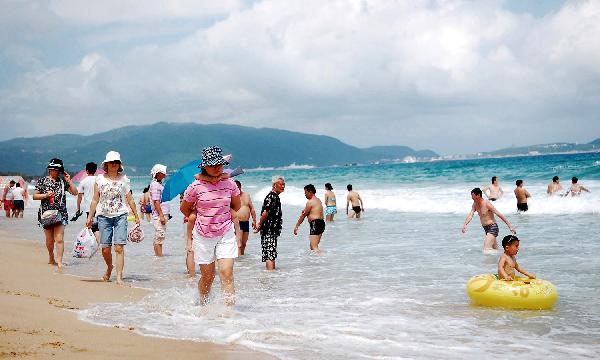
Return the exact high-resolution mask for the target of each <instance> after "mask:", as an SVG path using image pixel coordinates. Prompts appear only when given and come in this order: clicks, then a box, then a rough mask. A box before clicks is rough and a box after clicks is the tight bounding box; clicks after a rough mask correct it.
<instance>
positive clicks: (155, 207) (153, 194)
mask: <svg viewBox="0 0 600 360" xmlns="http://www.w3.org/2000/svg"><path fill="white" fill-rule="evenodd" d="M150 175H152V183H151V184H150V188H149V190H148V193H149V194H150V203H151V204H152V222H153V224H154V255H156V256H162V255H163V251H162V246H163V242H164V240H165V233H166V231H167V220H168V217H169V210H170V208H169V203H168V202H164V203H163V202H162V194H163V190H164V188H165V186H164V185H163V184H162V181H163V179H164V178H165V177H166V176H167V167H166V166H165V165H161V164H156V165H154V166H153V167H152V170H150Z"/></svg>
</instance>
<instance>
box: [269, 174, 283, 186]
mask: <svg viewBox="0 0 600 360" xmlns="http://www.w3.org/2000/svg"><path fill="white" fill-rule="evenodd" d="M280 180H281V181H283V182H285V179H284V178H283V176H281V175H275V176H273V177H272V178H271V183H272V184H275V183H276V182H279V181H280Z"/></svg>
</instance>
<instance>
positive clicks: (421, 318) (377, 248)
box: [1, 153, 600, 359]
mask: <svg viewBox="0 0 600 360" xmlns="http://www.w3.org/2000/svg"><path fill="white" fill-rule="evenodd" d="M232 165H235V164H232ZM274 174H281V175H283V176H285V178H286V183H287V186H286V190H285V192H284V193H283V194H282V195H281V200H282V203H283V213H284V225H283V233H282V236H281V237H280V239H279V246H278V253H279V256H278V258H277V266H278V269H277V270H276V271H274V272H267V271H265V270H264V264H263V263H262V262H261V259H260V238H259V236H258V235H255V234H251V235H250V239H249V242H248V247H247V250H246V255H245V256H243V257H241V258H238V259H237V260H236V264H235V285H236V292H237V294H236V305H235V307H234V308H227V307H225V306H224V305H223V303H222V299H221V296H220V293H219V288H220V283H219V280H218V278H217V279H216V280H215V284H214V285H213V292H212V301H211V303H210V304H209V305H207V306H199V305H197V298H198V295H197V289H196V282H197V278H196V279H192V280H190V279H187V278H186V276H185V274H184V273H185V264H184V257H185V246H184V240H183V231H184V228H183V226H182V217H181V214H180V213H179V212H178V211H176V210H177V208H178V201H177V200H174V201H173V202H172V209H173V210H174V211H173V215H174V218H173V220H172V221H171V222H170V223H169V228H168V232H167V234H168V236H167V240H166V242H165V245H164V246H165V253H166V256H165V257H163V258H160V259H156V258H154V256H153V252H152V234H153V229H152V226H151V225H150V224H146V223H144V230H145V232H146V240H144V242H142V243H141V244H129V245H127V247H126V265H125V281H126V282H127V283H128V284H130V285H133V286H139V287H143V288H147V289H150V290H151V291H150V293H149V295H148V296H146V297H145V298H143V299H142V300H141V301H139V302H136V303H126V304H121V303H114V304H92V305H91V306H90V307H89V308H88V309H86V310H83V311H81V312H80V313H79V317H80V318H81V319H82V320H85V321H89V322H92V323H97V324H102V325H107V326H112V325H116V324H121V325H129V326H134V327H135V328H136V329H137V331H139V332H140V333H142V334H145V335H153V336H161V337H169V338H177V339H191V340H202V341H211V342H215V343H219V344H238V345H243V346H247V347H248V348H251V349H254V350H256V351H260V352H264V353H268V354H272V355H275V356H277V357H279V358H281V359H316V358H327V359H348V358H352V359H396V358H420V359H437V358H440V359H441V358H461V359H480V358H492V357H498V358H508V357H512V356H514V355H518V356H522V357H525V358H533V359H542V358H564V357H567V356H568V357H569V358H578V359H579V358H581V359H585V358H597V356H598V354H600V306H598V296H599V295H600V279H599V275H598V274H600V256H598V254H600V235H599V234H600V154H599V153H594V154H577V155H553V156H535V157H519V158H501V159H480V160H465V161H439V162H428V163H413V164H393V165H368V166H348V167H329V168H300V169H298V168H292V169H275V170H262V171H251V172H248V173H246V174H244V175H242V176H240V177H239V179H240V181H242V183H243V184H244V190H246V191H248V192H249V193H250V194H251V195H252V199H253V202H254V205H255V207H257V208H258V209H260V206H261V204H262V199H263V198H264V196H265V195H266V194H267V193H268V191H269V189H270V179H271V176H273V175H274ZM494 175H495V176H498V177H499V179H500V185H501V186H502V187H503V189H504V191H505V196H504V197H503V198H502V199H500V200H499V201H497V202H496V203H495V205H496V206H497V208H498V209H499V210H500V211H501V212H502V213H503V214H504V215H505V216H506V217H507V218H508V219H509V221H510V222H511V223H512V224H513V225H514V226H515V227H516V228H517V235H518V236H519V238H520V239H521V240H522V241H521V244H520V252H519V254H518V261H519V264H520V265H521V266H522V267H523V268H525V269H527V270H528V271H530V272H533V273H535V274H536V275H537V276H538V277H539V278H543V279H546V280H549V281H551V282H552V283H553V284H554V285H555V286H556V287H557V289H558V293H559V299H558V302H557V304H556V305H555V307H554V308H553V309H552V310H543V311H519V310H506V309H493V308H483V307H476V306H472V305H471V304H470V301H469V298H468V296H467V294H466V292H465V285H466V282H467V281H468V279H469V278H470V277H471V276H473V275H476V274H481V273H495V272H496V267H497V261H498V256H499V255H485V254H483V253H482V251H481V248H482V244H483V235H484V233H483V230H482V229H481V226H480V224H479V219H478V217H477V216H475V217H474V219H473V221H472V222H471V224H470V225H469V230H468V232H467V233H466V234H462V233H461V231H460V229H461V227H462V224H463V221H464V219H465V217H466V215H467V213H468V212H469V210H470V206H471V203H472V201H471V199H470V195H469V193H470V190H471V189H472V188H473V187H476V186H479V187H483V186H485V185H487V184H488V183H489V181H490V178H491V176H494ZM554 175H558V176H560V178H561V183H562V184H563V187H565V191H566V188H568V186H569V184H570V178H571V176H574V175H575V176H578V177H579V178H580V183H581V184H583V185H584V186H586V187H587V188H589V189H590V190H591V193H586V194H584V195H583V196H581V197H578V198H571V197H552V198H549V197H547V196H546V193H545V191H546V186H547V184H548V183H549V182H550V181H551V178H552V176H554ZM516 179H523V180H524V181H525V187H526V188H527V189H528V190H529V192H530V193H531V194H532V198H531V199H530V201H529V206H530V211H529V212H527V213H523V214H521V213H517V212H516V206H515V204H516V201H515V199H514V195H513V193H512V191H513V189H514V182H515V180H516ZM147 181H149V179H134V192H135V195H136V199H137V198H139V194H140V193H141V189H142V188H143V186H144V185H146V184H147ZM325 182H330V183H332V185H333V187H334V192H335V194H336V196H337V199H338V214H337V216H336V218H335V221H334V223H332V224H329V223H328V224H327V229H326V231H325V234H324V236H323V239H322V241H321V248H322V249H323V254H322V255H321V256H317V255H315V254H312V253H311V252H309V251H308V225H307V224H306V223H304V224H303V226H302V227H301V230H300V233H299V235H298V236H294V235H293V233H292V230H293V226H294V224H295V222H296V220H297V218H298V216H299V214H300V211H301V209H302V207H303V205H304V203H305V201H306V199H305V198H304V195H303V191H302V187H303V186H304V185H306V184H308V183H313V184H315V186H316V187H317V189H318V192H317V196H319V197H320V198H322V197H323V190H322V189H323V187H324V186H323V185H324V183H325ZM348 183H352V184H353V186H354V189H355V190H356V191H358V192H359V193H360V194H361V196H362V198H363V200H364V206H365V210H366V211H365V213H364V214H363V215H364V216H363V218H362V219H360V220H359V221H356V220H349V219H346V217H345V210H344V206H345V195H346V190H345V187H346V184H348ZM70 201H72V200H70ZM36 205H37V204H34V205H33V206H36ZM70 205H71V207H73V206H74V201H73V202H72V203H71V204H70ZM31 206H32V205H30V207H29V208H28V213H27V214H28V215H27V216H30V217H32V216H33V215H32V214H33V212H34V211H35V208H34V207H31ZM30 214H31V215H30ZM498 221H499V226H500V238H499V240H500V239H501V237H502V236H504V235H506V234H508V229H507V228H506V226H505V225H504V224H503V223H502V222H501V221H500V220H499V219H498ZM12 224H14V222H10V223H9V222H7V221H3V222H2V223H1V225H2V226H3V227H4V226H5V225H6V226H22V227H23V226H29V227H31V228H33V226H32V225H31V224H32V222H31V221H30V222H29V223H28V222H27V221H26V222H24V223H23V224H29V225H12ZM82 224H83V223H82V221H81V220H79V223H72V224H70V225H69V226H68V227H67V235H66V239H67V242H68V243H67V249H70V248H71V246H72V239H74V237H75V234H76V233H77V232H78V231H79V229H80V226H81V225H82ZM21 230H22V231H23V232H27V231H31V232H32V234H34V235H35V236H37V238H39V239H40V243H41V240H42V235H41V234H40V232H39V230H37V229H34V230H27V229H25V228H23V229H21ZM66 259H67V262H68V266H67V269H66V272H67V273H69V274H72V275H77V276H85V277H100V276H101V275H102V273H103V271H104V264H103V261H102V259H101V257H100V256H98V255H97V256H95V257H94V258H92V259H91V260H80V259H73V258H69V257H68V256H67V257H66ZM98 286H103V284H99V285H98Z"/></svg>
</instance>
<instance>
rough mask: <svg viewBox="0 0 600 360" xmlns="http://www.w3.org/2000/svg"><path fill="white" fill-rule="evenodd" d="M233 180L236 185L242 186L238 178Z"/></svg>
mask: <svg viewBox="0 0 600 360" xmlns="http://www.w3.org/2000/svg"><path fill="white" fill-rule="evenodd" d="M233 181H235V184H236V185H237V186H239V187H242V183H241V182H240V181H239V180H233Z"/></svg>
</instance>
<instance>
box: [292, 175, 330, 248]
mask: <svg viewBox="0 0 600 360" xmlns="http://www.w3.org/2000/svg"><path fill="white" fill-rule="evenodd" d="M316 192H317V189H315V186H314V185H313V184H308V185H306V186H305V187H304V196H306V198H307V199H308V201H307V202H306V207H305V208H304V210H302V212H301V213H300V217H299V218H298V221H297V222H296V227H294V235H298V228H299V227H300V224H302V222H303V221H304V218H305V217H308V223H309V224H310V235H309V236H308V238H309V240H310V249H311V250H313V251H314V252H316V253H317V254H318V253H320V252H321V250H319V243H320V242H321V236H323V232H324V231H325V221H324V220H323V203H322V202H321V199H319V198H318V197H316V196H315V194H316Z"/></svg>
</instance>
